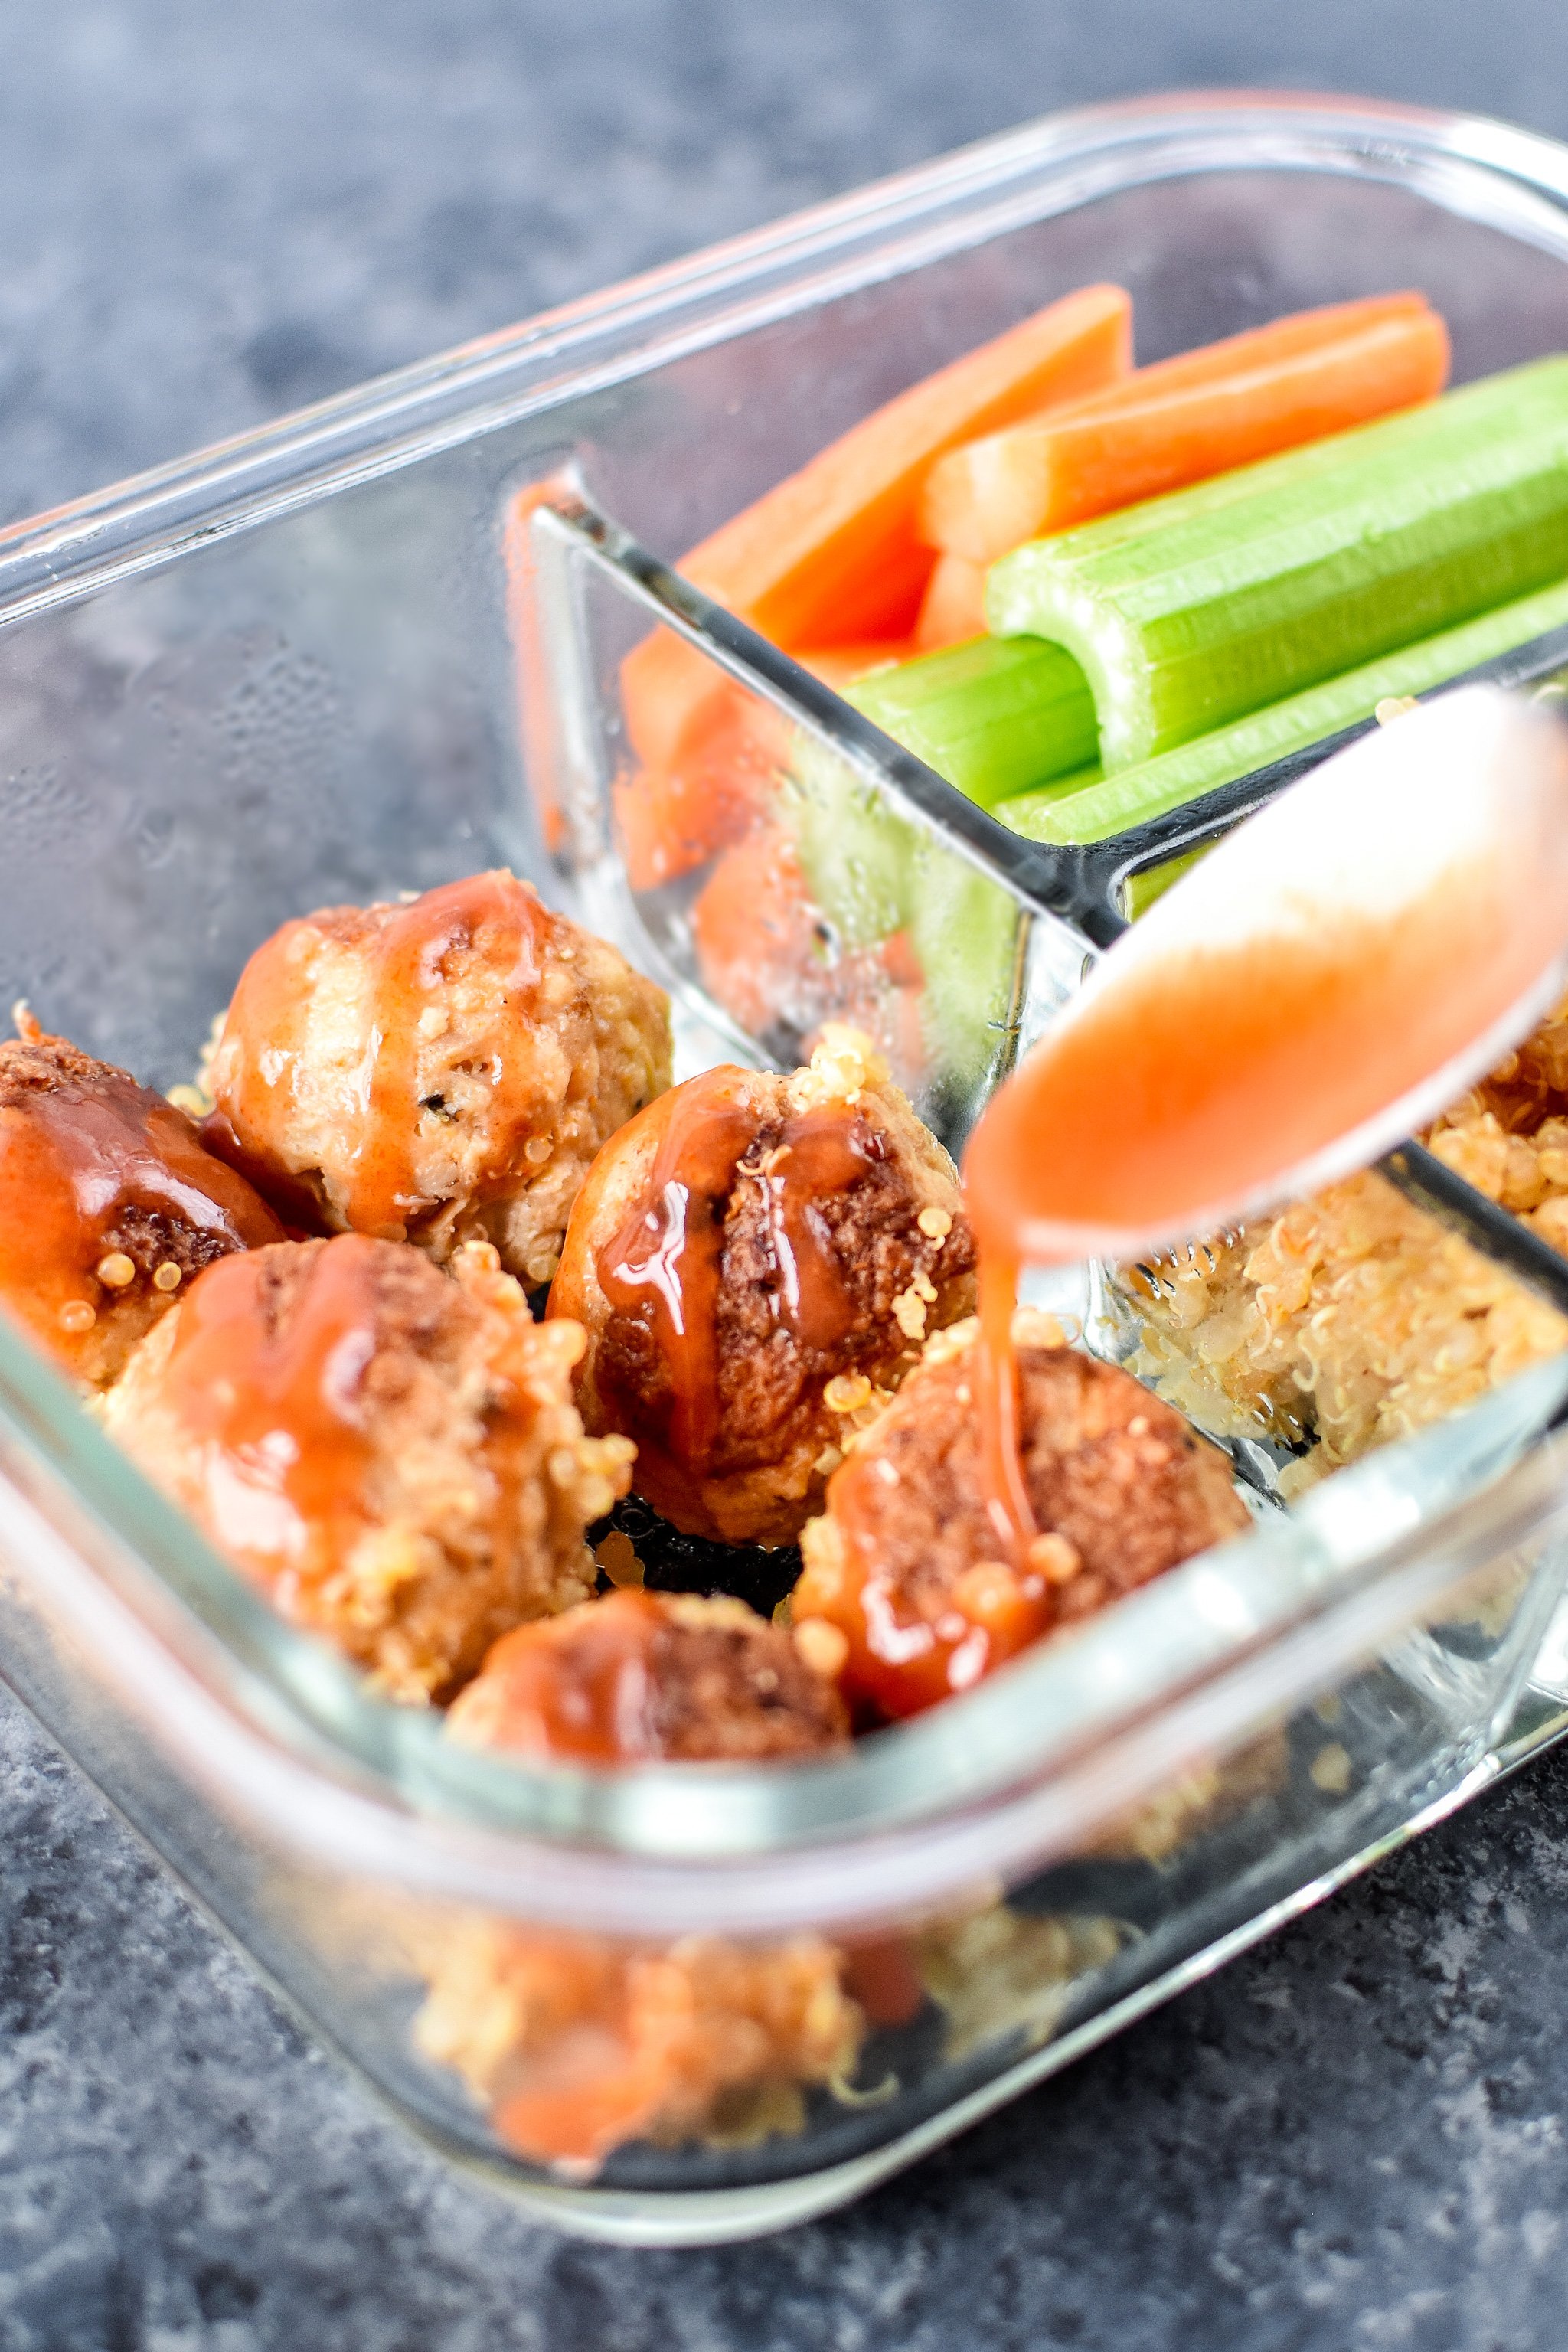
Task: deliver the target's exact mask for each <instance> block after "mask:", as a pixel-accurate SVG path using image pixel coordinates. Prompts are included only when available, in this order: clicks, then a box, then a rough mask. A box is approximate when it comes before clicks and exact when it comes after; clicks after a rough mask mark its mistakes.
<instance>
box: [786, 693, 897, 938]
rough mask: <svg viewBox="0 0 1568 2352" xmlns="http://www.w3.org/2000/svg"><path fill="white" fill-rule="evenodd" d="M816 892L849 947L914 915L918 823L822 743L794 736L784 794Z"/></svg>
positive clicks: (892, 929) (891, 930)
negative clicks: (912, 898)
mask: <svg viewBox="0 0 1568 2352" xmlns="http://www.w3.org/2000/svg"><path fill="white" fill-rule="evenodd" d="M778 809H779V814H780V815H781V816H782V817H783V819H784V823H785V824H786V825H787V826H788V827H789V830H790V832H791V834H792V835H794V837H795V851H796V854H797V856H799V858H800V863H801V870H802V871H803V873H804V874H805V878H806V881H807V883H808V884H809V885H810V888H811V895H812V897H813V898H815V899H816V903H817V905H818V906H819V907H820V908H821V909H822V911H823V913H824V914H825V915H826V918H827V919H828V921H829V922H830V923H831V924H832V925H833V927H834V929H835V930H836V931H837V933H838V936H839V939H840V940H841V941H842V943H843V944H844V946H845V947H847V948H866V947H874V946H876V944H877V942H878V941H879V940H885V939H890V938H891V936H892V934H893V933H894V932H895V931H900V930H902V929H903V928H904V925H905V923H906V922H907V920H908V919H909V899H910V879H909V875H910V859H911V858H912V856H913V855H914V848H915V828H914V827H913V826H911V825H910V824H908V823H907V822H906V821H905V819H904V818H902V817H901V816H900V815H899V814H897V812H896V811H895V810H893V809H891V808H889V805H888V803H886V801H884V800H882V799H881V798H880V797H879V794H878V793H876V792H875V791H874V790H873V788H872V787H871V786H870V785H869V784H867V783H864V782H862V781H861V779H860V778H859V777H858V775H857V774H856V773H855V772H854V770H853V769H852V768H850V767H848V766H847V765H846V764H845V762H844V761H842V760H840V759H837V757H836V756H835V755H834V753H833V752H831V751H828V750H827V749H826V746H825V745H823V744H820V743H818V742H816V740H814V739H813V738H812V737H810V736H808V735H804V734H803V735H799V736H797V737H796V739H795V744H794V747H793V749H792V751H791V755H790V763H789V769H788V772H787V773H786V774H785V775H784V778H783V781H782V785H781V790H780V793H779V798H778Z"/></svg>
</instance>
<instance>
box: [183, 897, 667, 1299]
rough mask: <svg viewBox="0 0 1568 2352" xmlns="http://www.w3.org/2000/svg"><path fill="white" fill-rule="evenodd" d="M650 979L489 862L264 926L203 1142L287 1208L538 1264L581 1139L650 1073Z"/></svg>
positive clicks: (562, 1211)
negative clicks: (487, 868) (400, 899)
mask: <svg viewBox="0 0 1568 2352" xmlns="http://www.w3.org/2000/svg"><path fill="white" fill-rule="evenodd" d="M669 1051H670V1047H669V1008H668V1000H667V998H666V997H665V995H664V993H663V991H662V990H660V989H658V988H656V987H654V985H653V984H652V982H649V981H646V980H644V979H642V978H641V977H640V975H639V974H638V973H637V972H635V971H633V970H632V968H631V966H630V965H629V964H628V963H627V962H626V960H625V958H624V957H622V956H621V955H620V954H618V953H617V951H616V950H615V949H614V948H612V947H610V946H608V945H607V944H606V943H605V941H604V940H597V939H595V938H594V937H592V936H591V934H590V933H588V932H586V931H584V930H581V929H579V928H578V927H577V925H576V924H574V923H573V922H570V921H568V920H567V919H566V918H565V917H564V916H563V915H557V914H554V913H552V911H551V910H550V909H549V908H547V907H545V906H544V905H543V903H542V900H541V899H540V898H539V897H538V895H537V893H536V892H535V891H534V890H533V889H532V888H531V887H530V886H529V885H528V884H527V883H523V882H520V881H518V880H517V879H516V878H515V877H514V876H512V875H511V874H509V873H507V872H505V871H504V870H501V871H497V872H494V873H489V874H477V875H472V876H470V877H468V879H467V880H464V881H461V882H452V883H448V884H447V885H446V886H445V887H442V888H440V889H437V890H428V891H426V893H425V895H424V897H423V898H415V899H413V900H412V901H411V902H410V903H409V904H407V905H405V906H374V907H328V908H322V909H321V911H320V912H319V913H316V914H313V915H305V916H302V917H300V919H298V920H297V921H295V922H291V923H285V924H284V926H283V928H282V929H281V930H279V931H277V932H275V933H274V934H273V936H272V938H271V939H269V940H266V941H264V942H263V944H262V945H261V946H260V947H259V948H258V950H256V953H255V954H254V955H253V956H252V957H251V959H250V961H249V962H248V963H247V965H246V967H245V970H244V971H243V972H242V973H241V974H240V977H239V983H238V985H237V988H236V990H235V992H234V998H233V1001H232V1003H230V1005H229V1008H228V1011H227V1013H226V1015H225V1017H224V1022H223V1025H222V1030H221V1034H219V1037H218V1040H217V1044H216V1047H215V1048H214V1051H213V1054H212V1057H211V1060H210V1063H209V1065H208V1070H207V1084H208V1087H209V1089H210V1091H211V1094H212V1097H213V1100H214V1104H215V1110H214V1116H213V1120H212V1122H211V1128H212V1140H213V1144H214V1148H215V1149H216V1150H222V1151H224V1153H225V1156H226V1157H229V1158H232V1159H233V1160H234V1161H235V1164H236V1165H237V1167H240V1168H242V1169H244V1170H245V1171H246V1173H247V1175H249V1176H251V1177H252V1178H253V1180H254V1181H256V1182H257V1183H258V1185H259V1186H260V1187H261V1189H262V1190H263V1191H264V1192H268V1194H269V1196H270V1197H273V1198H275V1199H277V1200H279V1202H282V1203H283V1204H284V1205H285V1207H286V1208H287V1209H289V1211H290V1213H293V1214H294V1215H295V1217H296V1219H297V1221H298V1222H299V1223H302V1224H312V1225H325V1226H326V1228H327V1229H328V1230H329V1231H331V1232H344V1231H347V1232H353V1233H363V1234H372V1235H374V1236H376V1237H377V1238H379V1239H382V1240H386V1241H403V1240H407V1241H411V1242H413V1243H415V1244H416V1246H417V1247H418V1248H420V1249H422V1250H423V1251H425V1252H426V1255H428V1256H430V1257H433V1258H435V1259H436V1260H437V1263H442V1262H444V1261H445V1260H446V1259H447V1258H448V1257H449V1256H450V1255H451V1254H452V1252H453V1251H454V1250H455V1249H456V1248H458V1246H459V1245H460V1244H462V1243H463V1242H465V1241H469V1240H476V1239H478V1240H483V1241H488V1242H490V1243H492V1244H494V1246H495V1247H496V1249H498V1250H499V1251H500V1257H501V1262H502V1265H504V1266H505V1268H506V1270H507V1271H508V1272H509V1273H510V1274H514V1275H516V1276H518V1277H519V1278H520V1279H521V1280H524V1281H526V1282H528V1283H530V1284H539V1283H544V1282H548V1281H549V1279H550V1277H551V1276H552V1273H553V1271H554V1267H555V1261H556V1258H557V1256H558V1255H559V1252H560V1248H561V1238H562V1235H563V1233H564V1231H565V1228H566V1220H567V1217H568V1215H569V1214H570V1213H571V1208H572V1203H573V1202H574V1199H575V1198H576V1195H577V1191H578V1188H579V1186H580V1185H581V1183H582V1181H583V1178H584V1175H585V1173H586V1172H587V1169H588V1165H589V1162H590V1161H591V1160H592V1159H593V1157H594V1155H595V1152H596V1151H597V1150H598V1149H599V1146H600V1145H601V1144H602V1143H603V1142H604V1141H605V1138H606V1137H607V1136H610V1135H612V1134H614V1132H615V1130H616V1129H617V1128H618V1127H620V1126H622V1125H624V1123H625V1122H626V1120H627V1119H628V1118H631V1117H632V1116H633V1114H634V1113H635V1112H637V1111H638V1110H640V1109H641V1108H642V1107H643V1106H644V1104H645V1103H647V1102H649V1101H651V1100H652V1098H653V1097H654V1096H655V1095H657V1094H659V1093H660V1092H662V1090H663V1089H664V1087H667V1086H668V1083H669Z"/></svg>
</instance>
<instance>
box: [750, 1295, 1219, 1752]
mask: <svg viewBox="0 0 1568 2352" xmlns="http://www.w3.org/2000/svg"><path fill="white" fill-rule="evenodd" d="M1042 1326H1045V1327H1047V1328H1042ZM1047 1331H1048V1334H1049V1336H1048V1337H1047ZM977 1338H978V1329H977V1327H975V1326H972V1325H965V1326H960V1327H957V1328H953V1329H952V1330H950V1331H946V1332H943V1333H942V1334H940V1335H939V1336H938V1338H937V1339H935V1341H934V1342H933V1344H932V1346H931V1349H929V1350H928V1352H927V1355H926V1358H925V1360H924V1361H923V1362H922V1364H921V1368H920V1370H918V1371H917V1372H915V1373H913V1374H911V1376H910V1379H909V1380H908V1381H905V1383H904V1385H903V1387H902V1388H901V1389H900V1391H899V1394H898V1396H897V1397H896V1398H895V1399H894V1401H893V1402H892V1403H891V1404H889V1406H888V1408H887V1410H886V1412H884V1413H883V1414H882V1415H881V1417H880V1418H879V1420H878V1421H877V1422H875V1423H873V1424H872V1425H871V1426H870V1427H869V1428H868V1430H866V1431H865V1432H864V1433H862V1434H861V1436H860V1438H859V1439H858V1443H857V1445H856V1448H855V1451H854V1453H853V1454H851V1455H850V1457H849V1459H848V1461H847V1463H846V1464H845V1465H844V1467H843V1468H842V1469H841V1470H840V1471H838V1472H837V1475H835V1477H834V1478H833V1480H832V1481H831V1483H830V1484H829V1486H828V1489H827V1507H826V1511H825V1512H824V1514H823V1516H822V1517H820V1518H818V1519H815V1520H814V1521H813V1522H812V1523H811V1525H810V1526H809V1527H807V1528H805V1532H804V1534H803V1536H802V1538H801V1549H802V1551H803V1552H804V1554H805V1570H804V1571H803V1573H802V1576H801V1578H800V1580H799V1582H798V1583H797V1585H796V1586H795V1592H794V1594H793V1596H792V1610H793V1613H794V1616H795V1627H796V1637H797V1639H798V1640H800V1641H801V1642H802V1643H803V1644H804V1645H805V1647H806V1649H807V1652H808V1654H811V1655H813V1656H814V1657H815V1658H816V1660H817V1661H818V1662H819V1663H821V1664H824V1665H827V1664H830V1663H831V1662H832V1661H833V1660H834V1659H837V1673H838V1677H839V1683H840V1687H841V1688H842V1690H843V1692H844V1695H845V1697H846V1698H847V1701H848V1703H849V1705H850V1707H851V1709H852V1711H854V1712H855V1713H856V1714H857V1715H858V1717H861V1718H862V1719H871V1720H875V1719H877V1718H879V1717H882V1718H886V1717H898V1716H905V1715H913V1714H916V1713H918V1712H919V1711H920V1710H921V1708H924V1707H927V1706H932V1705H934V1704H935V1703H936V1702H937V1701H938V1700H939V1699H942V1698H945V1697H946V1696H949V1695H950V1693H952V1692H953V1691H956V1690H963V1689H966V1688H967V1687H968V1686H969V1685H971V1684H973V1683H974V1682H977V1681H978V1680H979V1679H980V1677H981V1676H982V1675H986V1674H990V1673H992V1672H993V1671H994V1669H995V1668H996V1667H997V1666H999V1665H1001V1664H1003V1663H1004V1662H1005V1660H1006V1659H1008V1658H1010V1657H1012V1656H1014V1655H1016V1653H1017V1652H1018V1651H1019V1650H1022V1649H1024V1648H1026V1647H1027V1646H1028V1644H1029V1643H1032V1642H1036V1641H1037V1640H1039V1639H1040V1638H1041V1637H1042V1636H1043V1635H1045V1634H1047V1633H1052V1632H1054V1631H1056V1630H1058V1628H1060V1627H1062V1626H1065V1625H1068V1624H1071V1623H1074V1622H1079V1621H1080V1620H1081V1619H1083V1618H1085V1617H1087V1616H1089V1615H1090V1614H1091V1613H1092V1612H1094V1611H1096V1610H1099V1609H1102V1608H1104V1607H1105V1606H1106V1604H1107V1603H1108V1602H1110V1601H1114V1600H1116V1599H1117V1598H1118V1597H1119V1596H1120V1595H1121V1594H1122V1593H1126V1592H1131V1591H1133V1590H1134V1589H1135V1588H1136V1587H1137V1586H1139V1585H1142V1584H1146V1583H1148V1582H1149V1580H1151V1579H1152V1578H1153V1577H1156V1576H1159V1575H1161V1574H1162V1573H1163V1571H1164V1570H1166V1569H1169V1568H1173V1567H1175V1566H1176V1565H1177V1563H1178V1562H1179V1561H1181V1560H1184V1559H1190V1558H1191V1557H1192V1556H1193V1554H1194V1552H1199V1551H1203V1550H1205V1549H1207V1547H1208V1546H1209V1545H1211V1544H1215V1543H1219V1542H1222V1541H1223V1540H1224V1539H1225V1538H1226V1537H1227V1536H1233V1535H1238V1534H1240V1533H1242V1532H1243V1531H1244V1530H1245V1529H1246V1528H1247V1526H1248V1525H1249V1524H1250V1522H1249V1520H1248V1517H1247V1507H1246V1506H1245V1504H1244V1503H1243V1502H1242V1500H1241V1498H1240V1496H1238V1495H1237V1492H1236V1489H1235V1486H1233V1484H1232V1481H1231V1475H1230V1465H1229V1463H1228V1461H1227V1460H1226V1456H1225V1455H1224V1454H1221V1453H1220V1452H1219V1450H1218V1448H1217V1447H1215V1446H1213V1445H1211V1444H1209V1443H1208V1441H1207V1440H1206V1439H1205V1438H1203V1437H1200V1436H1198V1435H1197V1434H1196V1433H1195V1432H1194V1430H1192V1429H1190V1428H1189V1427H1188V1425H1187V1423H1185V1422H1184V1420H1183V1419H1182V1417H1181V1415H1180V1414H1179V1413H1177V1412H1173V1410H1172V1408H1171V1407H1170V1406H1169V1405H1166V1404H1162V1403H1161V1402H1160V1401H1159V1399H1158V1398H1156V1397H1152V1396H1151V1395H1150V1394H1149V1392H1148V1391H1147V1390H1146V1389H1143V1388H1141V1387H1140V1386H1139V1384H1138V1382H1137V1381H1135V1380H1133V1379H1132V1378H1131V1374H1130V1373H1127V1372H1124V1371H1121V1370H1119V1369H1118V1368H1117V1367H1116V1366H1114V1365H1111V1364H1103V1363H1100V1362H1098V1361H1097V1360H1095V1359H1094V1358H1093V1357H1091V1356H1086V1355H1083V1354H1081V1353H1079V1351H1078V1350H1077V1349H1071V1348H1068V1347H1065V1346H1062V1345H1060V1344H1059V1340H1058V1335H1057V1333H1056V1327H1055V1326H1054V1325H1050V1324H1049V1323H1048V1318H1034V1317H1031V1316H1030V1315H1028V1314H1024V1315H1022V1316H1020V1317H1019V1318H1018V1320H1017V1322H1016V1326H1015V1340H1016V1360H1017V1381H1018V1426H1019V1432H1020V1444H1019V1459H1020V1463H1021V1465H1022V1468H1023V1472H1024V1484H1025V1487H1026V1492H1027V1495H1028V1498H1029V1503H1030V1506H1031V1508H1032V1510H1033V1514H1034V1517H1035V1522H1036V1525H1037V1528H1038V1529H1039V1533H1038V1534H1037V1537H1036V1538H1035V1539H1034V1541H1033V1543H1032V1544H1031V1546H1030V1548H1029V1555H1028V1558H1027V1559H1026V1561H1024V1562H1023V1563H1021V1564H1019V1565H1016V1566H1015V1565H1014V1564H1012V1563H1010V1562H1008V1561H1005V1560H1004V1559H1001V1558H999V1557H998V1552H999V1549H1000V1547H999V1545H998V1540H997V1538H996V1535H995V1532H994V1528H992V1526H991V1524H990V1521H989V1519H988V1517H987V1514H986V1508H985V1501H984V1489H983V1484H982V1473H981V1446H980V1433H979V1425H978V1419H977V1414H976V1410H975V1399H976V1391H977V1368H976V1363H975V1347H976V1342H977ZM813 1629H818V1630H815V1631H814V1630H813Z"/></svg>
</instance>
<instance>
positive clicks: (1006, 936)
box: [909, 835, 1018, 1087]
mask: <svg viewBox="0 0 1568 2352" xmlns="http://www.w3.org/2000/svg"><path fill="white" fill-rule="evenodd" d="M909 930H910V941H911V943H912V945H913V947H914V950H915V953H916V955H917V956H918V957H919V959H920V966H921V972H922V973H923V975H924V978H925V994H924V996H923V998H922V999H921V1027H922V1029H923V1031H924V1034H925V1042H926V1049H927V1051H928V1053H929V1054H930V1055H931V1063H932V1066H933V1071H941V1072H942V1075H943V1076H945V1077H946V1078H948V1079H950V1080H956V1081H958V1082H959V1083H960V1084H962V1085H963V1086H965V1087H969V1086H973V1083H974V1082H975V1080H976V1079H977V1078H980V1077H982V1076H984V1073H985V1071H986V1070H987V1069H989V1068H990V1066H992V1064H993V1063H994V1060H995V1058H996V1055H997V1051H998V1049H999V1047H1000V1045H1001V1043H1002V1032H1003V1027H1004V1024H1005V1022H1006V1019H1007V1013H1008V1007H1009V1004H1010V1002H1011V999H1012V993H1013V962H1014V954H1015V943H1016V939H1017V935H1018V908H1017V903H1016V900H1015V899H1014V898H1013V897H1012V895H1011V893H1010V892H1008V891H1006V890H1004V889H1003V888H1002V887H1001V885H1000V884H999V883H996V882H993V881H991V880H989V879H988V878H987V877H986V876H985V875H984V874H982V873H980V872H979V871H978V870H977V868H975V867H974V866H971V865H970V864H969V862H968V860H967V859H965V858H963V857H960V856H957V854H956V853H955V852H954V851H952V850H951V849H947V848H944V847H943V846H942V844H941V843H939V842H937V841H935V840H933V839H931V837H930V836H929V835H928V836H927V837H926V838H925V839H924V840H922V842H921V845H920V847H919V849H918V851H917V853H916V856H915V857H914V859H913V861H912V863H911V866H910V912H909Z"/></svg>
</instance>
